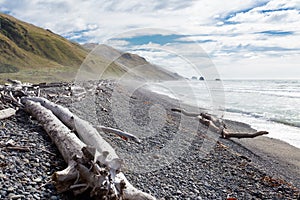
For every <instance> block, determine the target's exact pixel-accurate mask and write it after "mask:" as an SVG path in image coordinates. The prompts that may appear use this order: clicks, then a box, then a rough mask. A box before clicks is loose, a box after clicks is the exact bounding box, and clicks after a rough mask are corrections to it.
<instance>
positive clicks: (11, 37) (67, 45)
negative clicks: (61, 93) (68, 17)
mask: <svg viewBox="0 0 300 200" xmlns="http://www.w3.org/2000/svg"><path fill="white" fill-rule="evenodd" d="M0 25H1V26H0V54H1V56H0V73H1V74H0V78H6V77H7V76H9V77H12V78H19V79H22V80H24V79H28V80H32V79H35V78H36V80H37V81H42V80H45V78H46V79H49V80H56V79H57V80H59V79H61V78H62V77H61V76H60V75H63V74H64V73H65V75H66V76H65V77H64V79H68V78H69V76H71V75H72V74H74V73H75V71H76V70H77V69H78V68H79V66H80V64H81V63H82V61H83V60H84V58H85V57H86V55H87V51H86V50H85V49H84V48H82V47H81V46H80V45H78V44H75V43H72V42H70V41H68V40H66V39H65V38H63V37H61V36H59V35H57V34H54V33H52V32H51V31H50V30H45V29H42V28H39V27H36V26H34V25H32V24H28V23H25V22H22V21H20V20H17V19H15V18H13V17H11V16H9V15H5V14H1V13H0ZM5 72H6V73H7V72H12V74H3V73H5ZM30 72H32V73H30ZM49 73H50V74H49ZM32 74H34V75H35V77H32ZM46 76H49V77H46ZM51 76H52V77H51ZM63 76H64V75H63ZM70 78H71V77H70Z"/></svg>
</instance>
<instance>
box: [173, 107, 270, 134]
mask: <svg viewBox="0 0 300 200" xmlns="http://www.w3.org/2000/svg"><path fill="white" fill-rule="evenodd" d="M171 110H172V111H174V112H180V113H182V114H184V115H186V116H190V117H196V118H197V119H198V120H199V122H200V123H201V124H204V125H205V126H207V127H208V128H209V129H210V130H211V131H213V132H216V133H219V134H220V135H221V137H223V138H254V137H257V136H261V135H266V134H268V132H267V131H257V132H254V133H239V132H231V131H228V130H227V128H226V125H225V123H224V122H223V120H221V119H219V118H216V117H214V116H212V115H210V114H208V113H200V114H198V113H191V112H187V111H185V110H183V109H179V108H172V109H171Z"/></svg>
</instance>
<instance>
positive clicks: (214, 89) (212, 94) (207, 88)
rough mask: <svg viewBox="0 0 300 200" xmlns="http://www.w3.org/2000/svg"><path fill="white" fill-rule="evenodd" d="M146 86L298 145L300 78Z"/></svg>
mask: <svg viewBox="0 0 300 200" xmlns="http://www.w3.org/2000/svg"><path fill="white" fill-rule="evenodd" d="M148 87H149V89H151V90H152V91H154V92H157V93H160V94H164V95H167V96H170V97H172V98H176V99H178V100H180V102H182V103H185V104H189V105H193V106H197V107H201V108H205V109H208V110H210V112H212V113H214V112H215V111H216V110H217V111H218V112H219V113H220V112H221V113H223V114H222V115H223V117H224V118H225V119H230V120H235V121H240V122H244V123H247V124H249V125H251V127H253V128H255V129H257V130H266V131H269V134H268V135H267V136H268V137H272V138H277V139H280V140H283V141H286V142H288V143H289V144H291V145H293V146H295V147H298V148H300V80H223V81H167V82H160V83H151V84H148Z"/></svg>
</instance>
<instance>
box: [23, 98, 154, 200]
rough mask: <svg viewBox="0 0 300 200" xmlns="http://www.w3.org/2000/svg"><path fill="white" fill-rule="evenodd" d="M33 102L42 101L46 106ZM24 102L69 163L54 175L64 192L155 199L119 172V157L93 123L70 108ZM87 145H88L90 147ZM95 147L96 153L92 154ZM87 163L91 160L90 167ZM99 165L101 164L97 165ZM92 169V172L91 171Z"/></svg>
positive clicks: (133, 198)
mask: <svg viewBox="0 0 300 200" xmlns="http://www.w3.org/2000/svg"><path fill="white" fill-rule="evenodd" d="M32 101H36V102H40V103H41V104H42V105H43V106H41V105H40V104H39V103H36V102H32ZM22 102H23V103H25V106H26V110H27V111H28V112H29V113H31V114H32V115H33V116H35V117H36V118H37V119H38V120H39V121H41V123H42V124H43V127H44V128H45V130H46V131H47V133H48V134H49V135H50V137H51V138H52V140H53V141H54V142H55V144H56V145H57V146H58V149H59V150H60V152H61V153H62V155H63V157H64V158H65V160H66V162H67V163H68V167H67V168H66V169H65V170H63V171H61V172H57V173H55V175H54V179H55V180H56V181H58V182H59V183H60V184H59V187H60V189H61V191H62V190H63V189H67V188H69V189H77V192H82V191H81V190H83V191H84V190H86V189H87V188H91V189H92V191H91V196H95V197H98V198H99V199H100V197H101V196H102V197H103V196H105V195H106V196H108V195H110V196H112V195H113V194H115V197H116V198H119V199H128V200H131V199H132V200H154V199H155V198H154V197H153V196H151V195H149V194H147V193H144V192H142V191H140V190H138V189H136V188H135V187H133V186H132V185H131V184H130V183H129V181H128V180H127V179H126V177H125V176H124V174H123V173H122V172H119V169H120V167H121V162H120V159H119V157H118V156H117V154H116V153H115V151H114V149H113V148H112V147H111V146H110V145H109V144H108V143H107V142H106V141H105V140H104V139H103V138H102V137H101V136H100V134H99V133H98V132H97V130H96V129H95V128H94V127H93V126H92V125H91V124H90V123H88V122H86V121H84V120H82V119H80V118H79V117H77V116H76V115H73V114H72V113H71V112H70V111H69V110H68V109H67V108H64V107H62V106H59V105H56V104H54V103H52V102H50V101H48V100H47V99H43V98H23V99H22ZM46 108H48V109H49V110H48V109H46ZM50 110H51V111H52V112H51V111H50ZM53 114H54V115H56V116H57V117H58V118H59V119H60V120H61V121H63V122H64V123H65V124H66V125H67V126H69V127H70V128H71V129H72V130H75V131H76V132H77V133H78V134H79V135H80V137H82V138H83V141H84V143H83V142H82V141H81V140H80V139H79V138H77V137H76V135H75V134H74V133H73V132H71V131H70V130H69V129H68V128H67V127H66V126H64V124H62V122H61V121H60V120H59V119H57V118H56V116H54V115H53ZM53 118H54V120H53ZM62 127H64V128H62ZM51 135H52V136H51ZM68 135H70V136H68ZM86 144H87V145H89V146H88V147H87V146H86ZM90 146H91V147H90ZM93 148H95V149H96V151H93V150H92V149H93ZM82 149H83V150H85V151H83V150H82ZM86 150H88V153H85V154H84V152H87V151H86ZM82 151H83V152H82ZM87 155H88V156H87ZM74 156H75V157H74ZM86 160H89V161H88V164H87V162H86ZM93 161H96V162H93ZM98 163H100V164H99V165H98ZM102 165H105V166H106V168H108V169H109V171H107V170H106V169H102V168H100V167H99V166H102ZM90 167H91V168H92V169H93V170H92V171H91V170H89V168H90ZM95 173H96V174H95ZM77 174H79V175H80V181H79V182H78V184H77V183H74V180H75V179H76V175H77ZM108 180H111V181H108ZM72 181H73V182H72ZM104 186H105V187H104ZM102 197H101V198H102Z"/></svg>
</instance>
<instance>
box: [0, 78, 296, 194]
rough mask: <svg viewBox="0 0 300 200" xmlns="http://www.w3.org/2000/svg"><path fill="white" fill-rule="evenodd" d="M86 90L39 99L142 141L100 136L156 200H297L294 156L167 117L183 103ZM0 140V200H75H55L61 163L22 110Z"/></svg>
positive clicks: (242, 127)
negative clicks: (54, 176) (54, 181)
mask: <svg viewBox="0 0 300 200" xmlns="http://www.w3.org/2000/svg"><path fill="white" fill-rule="evenodd" d="M70 85H71V84H70ZM83 87H84V88H85V89H84V91H85V92H86V93H85V95H84V96H81V95H76V94H74V93H73V94H72V91H71V92H70V89H69V88H70V87H69V86H64V87H51V88H45V89H42V90H41V95H42V96H45V97H48V98H49V99H50V100H52V101H54V102H57V103H58V104H61V105H64V106H66V107H68V108H69V109H70V110H71V111H73V112H74V113H76V114H77V115H78V116H80V117H82V118H84V119H86V120H88V121H90V122H91V123H92V124H93V125H94V126H97V125H104V126H109V127H113V128H118V129H121V130H124V131H127V132H129V133H132V134H134V135H136V136H137V137H139V138H140V139H141V141H142V142H141V143H136V142H134V141H131V140H129V141H126V140H124V139H122V138H120V137H118V136H115V135H111V134H104V133H101V135H102V136H103V137H104V138H105V140H107V141H108V142H109V143H110V144H111V145H112V146H113V147H114V148H115V150H116V152H117V153H118V155H119V156H120V158H122V159H124V167H123V172H124V173H125V175H126V176H127V177H128V179H129V181H130V182H131V183H132V184H134V185H135V186H136V187H137V188H139V189H142V190H143V191H145V192H149V193H151V194H152V195H154V196H155V197H157V198H158V199H198V200H200V199H220V200H221V199H226V198H229V197H232V198H236V199H299V198H300V196H299V195H300V190H299V188H300V179H299V177H300V174H299V171H300V170H299V167H300V158H299V155H300V150H299V149H297V148H293V147H291V146H289V145H288V144H286V143H284V142H281V141H277V140H274V139H270V138H266V137H260V138H255V139H241V140H225V139H221V138H220V137H219V136H218V135H216V134H214V133H211V132H209V131H208V130H207V128H206V127H204V126H202V125H201V124H199V122H198V121H197V120H196V119H194V118H190V117H186V116H182V115H181V114H178V113H174V112H172V111H171V108H174V107H182V106H183V105H181V104H180V102H177V101H176V100H174V99H170V98H167V97H165V96H162V95H158V94H154V93H151V92H149V91H147V90H144V89H142V88H141V89H138V90H134V91H132V92H131V91H130V89H128V88H127V87H124V86H120V85H118V84H116V83H115V82H113V81H107V80H105V81H99V82H96V81H94V82H87V83H84V84H83ZM1 106H2V107H3V108H4V107H5V106H6V105H1ZM184 108H185V109H187V110H190V111H194V112H195V111H196V112H201V110H199V109H198V108H192V107H189V106H184ZM225 123H226V125H227V127H228V128H229V129H231V130H235V131H241V132H245V131H248V132H251V131H253V129H251V127H250V126H249V125H247V124H243V123H239V122H233V121H226V122H225ZM0 138H1V140H0V148H1V153H0V168H1V170H0V199H51V200H55V199H73V197H72V196H71V195H70V194H57V193H56V190H55V188H54V186H53V185H52V183H51V175H52V174H53V172H55V171H58V170H62V169H64V168H65V167H66V164H65V163H64V161H63V159H62V157H61V155H60V154H59V152H58V150H57V149H56V147H55V145H54V144H53V143H52V142H51V140H50V138H49V137H48V136H47V134H46V133H45V131H43V129H42V127H41V126H40V125H39V124H38V122H37V121H35V120H34V119H32V118H31V117H30V116H28V115H27V114H26V113H25V112H23V111H22V110H20V111H18V112H17V114H16V115H15V116H13V117H11V118H9V119H4V120H1V121H0ZM12 147H23V148H22V149H16V148H15V149H14V148H12ZM81 199H87V198H86V197H82V198H81Z"/></svg>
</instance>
